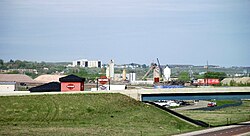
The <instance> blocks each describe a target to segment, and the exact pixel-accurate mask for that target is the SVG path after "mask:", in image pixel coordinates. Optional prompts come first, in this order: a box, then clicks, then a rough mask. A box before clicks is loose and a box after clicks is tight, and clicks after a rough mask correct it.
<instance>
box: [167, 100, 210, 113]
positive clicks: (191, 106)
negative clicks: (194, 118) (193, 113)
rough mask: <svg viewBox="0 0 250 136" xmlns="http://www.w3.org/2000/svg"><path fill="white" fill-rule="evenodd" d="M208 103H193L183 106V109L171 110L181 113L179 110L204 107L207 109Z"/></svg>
mask: <svg viewBox="0 0 250 136" xmlns="http://www.w3.org/2000/svg"><path fill="white" fill-rule="evenodd" d="M208 102H209V101H199V102H198V103H195V104H193V105H189V106H183V107H180V108H174V109H172V110H174V111H181V110H191V109H199V108H204V107H207V104H208Z"/></svg>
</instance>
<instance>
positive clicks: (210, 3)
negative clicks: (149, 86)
mask: <svg viewBox="0 0 250 136" xmlns="http://www.w3.org/2000/svg"><path fill="white" fill-rule="evenodd" d="M249 7H250V0H36V1H34V0H1V1H0V59H3V60H5V61H9V60H10V59H14V60H16V59H19V60H28V61H38V62H39V61H46V62H61V61H63V62H65V61H68V62H70V61H73V60H77V59H85V58H86V59H88V60H101V61H102V62H103V63H108V62H109V60H110V59H114V60H115V63H117V64H125V63H131V62H134V63H139V64H147V65H149V64H150V63H152V62H156V59H157V58H159V60H160V62H161V64H191V65H206V63H207V61H208V62H209V64H213V65H220V66H250V8H249Z"/></svg>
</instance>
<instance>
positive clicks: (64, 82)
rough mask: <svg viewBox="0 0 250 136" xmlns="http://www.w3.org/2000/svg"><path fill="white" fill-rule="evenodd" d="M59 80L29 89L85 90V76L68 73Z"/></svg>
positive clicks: (43, 90) (48, 90) (55, 90)
mask: <svg viewBox="0 0 250 136" xmlns="http://www.w3.org/2000/svg"><path fill="white" fill-rule="evenodd" d="M59 81H60V83H59V82H50V83H46V84H43V85H40V86H37V87H33V88H31V89H29V91H30V92H60V91H61V92H70V91H84V82H85V78H81V77H78V76H75V75H68V76H64V77H61V78H59Z"/></svg>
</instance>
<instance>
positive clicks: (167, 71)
mask: <svg viewBox="0 0 250 136" xmlns="http://www.w3.org/2000/svg"><path fill="white" fill-rule="evenodd" d="M163 74H164V81H170V76H171V69H170V68H169V67H168V66H166V68H165V69H164V71H163Z"/></svg>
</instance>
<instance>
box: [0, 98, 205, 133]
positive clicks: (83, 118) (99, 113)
mask: <svg viewBox="0 0 250 136" xmlns="http://www.w3.org/2000/svg"><path fill="white" fill-rule="evenodd" d="M0 103H1V105H0V135H43V136H44V135H50V136H51V135H133V136H134V135H172V134H177V133H183V132H187V131H194V130H198V129H201V128H200V127H195V126H192V125H190V124H188V123H186V122H183V121H182V120H179V119H177V118H175V117H173V116H171V115H169V114H168V113H166V112H165V111H162V110H160V109H157V108H155V107H153V106H150V105H146V104H144V103H141V102H139V101H135V100H134V99H131V98H129V97H127V96H123V95H121V94H58V95H32V96H5V97H0Z"/></svg>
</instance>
